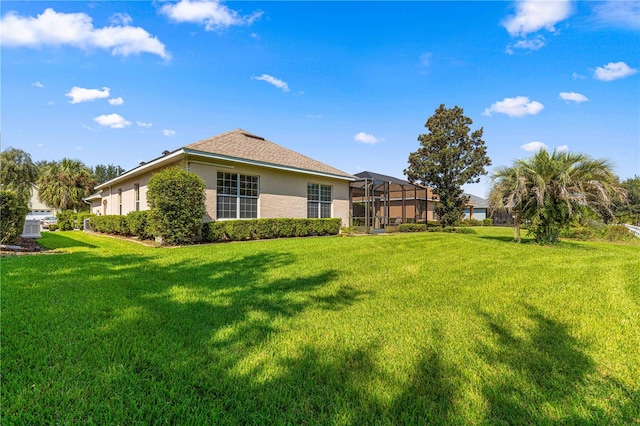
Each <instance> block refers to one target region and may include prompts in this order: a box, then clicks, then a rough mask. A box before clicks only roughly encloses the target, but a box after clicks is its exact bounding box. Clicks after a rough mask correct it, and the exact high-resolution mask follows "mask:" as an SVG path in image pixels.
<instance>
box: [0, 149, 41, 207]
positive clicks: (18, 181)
mask: <svg viewBox="0 0 640 426" xmlns="http://www.w3.org/2000/svg"><path fill="white" fill-rule="evenodd" d="M37 179H38V168H37V167H36V165H35V164H33V161H31V156H30V155H29V154H28V153H26V152H25V151H23V150H21V149H16V148H7V149H6V150H4V151H2V153H0V184H1V185H2V187H3V188H4V189H9V190H12V191H14V192H15V193H16V195H17V196H18V200H19V202H20V203H21V204H24V205H25V206H28V205H29V200H30V199H31V190H32V188H33V185H34V184H35V183H36V180H37Z"/></svg>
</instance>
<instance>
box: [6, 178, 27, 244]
mask: <svg viewBox="0 0 640 426" xmlns="http://www.w3.org/2000/svg"><path fill="white" fill-rule="evenodd" d="M27 213H29V207H28V206H27V205H26V204H25V203H24V202H23V200H21V198H20V197H19V196H18V195H17V194H16V193H15V192H13V191H8V190H0V218H1V219H2V220H0V244H11V243H13V242H15V241H16V240H17V239H18V238H19V237H20V235H21V234H22V230H23V228H24V221H25V219H26V217H27Z"/></svg>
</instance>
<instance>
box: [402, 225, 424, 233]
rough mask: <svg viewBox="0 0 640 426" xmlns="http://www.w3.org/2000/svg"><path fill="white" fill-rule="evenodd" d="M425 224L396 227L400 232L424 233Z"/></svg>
mask: <svg viewBox="0 0 640 426" xmlns="http://www.w3.org/2000/svg"><path fill="white" fill-rule="evenodd" d="M427 227H428V225H427V224H424V223H401V224H400V225H399V226H398V231H400V232H426V231H427Z"/></svg>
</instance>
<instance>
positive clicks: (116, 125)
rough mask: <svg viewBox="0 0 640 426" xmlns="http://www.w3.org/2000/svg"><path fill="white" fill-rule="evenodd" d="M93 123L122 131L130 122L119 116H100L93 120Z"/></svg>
mask: <svg viewBox="0 0 640 426" xmlns="http://www.w3.org/2000/svg"><path fill="white" fill-rule="evenodd" d="M93 121H95V122H96V123H98V124H99V125H101V126H105V127H111V128H112V129H123V128H125V127H127V126H130V125H131V122H130V121H127V120H125V118H124V117H123V116H121V115H119V114H109V115H106V114H105V115H100V116H98V117H96V118H94V119H93Z"/></svg>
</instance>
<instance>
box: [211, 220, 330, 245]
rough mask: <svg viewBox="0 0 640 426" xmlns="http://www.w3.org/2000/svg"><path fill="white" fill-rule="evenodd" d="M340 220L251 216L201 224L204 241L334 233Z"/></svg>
mask: <svg viewBox="0 0 640 426" xmlns="http://www.w3.org/2000/svg"><path fill="white" fill-rule="evenodd" d="M340 224H341V220H340V219H284V218H283V219H280V218H278V219H252V220H226V221H218V222H208V223H204V224H203V225H202V239H203V241H206V242H216V241H244V240H253V239H270V238H287V237H307V236H312V235H337V234H338V233H339V232H340Z"/></svg>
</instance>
